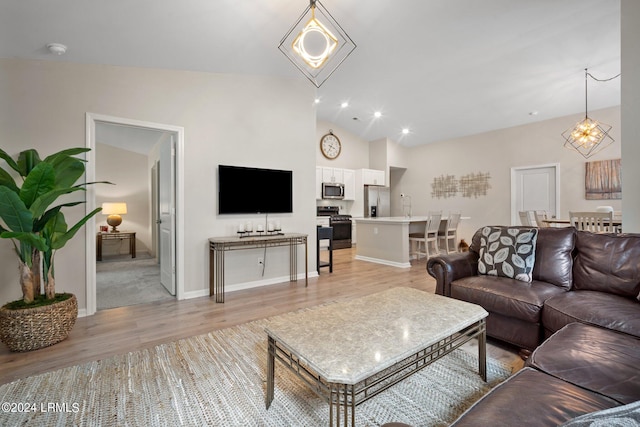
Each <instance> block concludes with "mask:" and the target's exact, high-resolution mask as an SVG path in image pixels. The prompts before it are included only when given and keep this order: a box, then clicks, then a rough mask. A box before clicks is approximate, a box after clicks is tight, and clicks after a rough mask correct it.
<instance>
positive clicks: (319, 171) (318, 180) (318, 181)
mask: <svg viewBox="0 0 640 427" xmlns="http://www.w3.org/2000/svg"><path fill="white" fill-rule="evenodd" d="M321 199H322V168H321V167H317V166H316V200H321Z"/></svg>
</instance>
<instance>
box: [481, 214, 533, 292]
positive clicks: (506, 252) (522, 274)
mask: <svg viewBox="0 0 640 427" xmlns="http://www.w3.org/2000/svg"><path fill="white" fill-rule="evenodd" d="M537 237H538V229H537V228H529V229H526V228H521V227H513V228H512V227H484V228H483V229H482V237H481V238H480V258H479V259H478V272H479V273H480V274H488V275H490V276H501V277H508V278H511V279H516V280H520V281H523V282H531V278H532V277H531V272H532V271H533V265H534V263H535V260H536V239H537Z"/></svg>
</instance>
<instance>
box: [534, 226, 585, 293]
mask: <svg viewBox="0 0 640 427" xmlns="http://www.w3.org/2000/svg"><path fill="white" fill-rule="evenodd" d="M575 234H576V233H575V229H574V228H573V227H565V228H553V227H547V228H541V229H539V230H538V240H537V241H536V264H535V265H534V267H533V280H540V281H542V282H548V283H552V284H554V285H556V286H560V287H561V288H565V289H571V285H572V284H573V249H574V248H575V242H576V239H575Z"/></svg>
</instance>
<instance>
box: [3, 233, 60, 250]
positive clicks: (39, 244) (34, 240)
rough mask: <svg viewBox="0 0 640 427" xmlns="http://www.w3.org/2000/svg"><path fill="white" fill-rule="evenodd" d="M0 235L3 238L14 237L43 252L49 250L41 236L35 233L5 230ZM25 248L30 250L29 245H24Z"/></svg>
mask: <svg viewBox="0 0 640 427" xmlns="http://www.w3.org/2000/svg"><path fill="white" fill-rule="evenodd" d="M0 237H2V238H5V239H16V240H19V241H21V242H24V243H27V245H29V246H31V247H34V248H36V249H38V250H39V251H42V252H45V251H47V250H49V246H48V245H47V242H46V241H45V239H44V238H43V237H42V236H39V235H37V234H35V233H24V232H11V231H6V232H3V233H0ZM26 248H27V250H30V249H29V247H28V246H27V247H26Z"/></svg>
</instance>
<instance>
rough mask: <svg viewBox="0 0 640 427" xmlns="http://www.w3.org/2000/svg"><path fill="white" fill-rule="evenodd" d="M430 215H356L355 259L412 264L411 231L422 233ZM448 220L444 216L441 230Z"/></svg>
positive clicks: (400, 264)
mask: <svg viewBox="0 0 640 427" xmlns="http://www.w3.org/2000/svg"><path fill="white" fill-rule="evenodd" d="M427 219H428V216H426V215H425V216H412V217H404V216H391V217H377V218H353V220H354V221H355V222H356V229H357V233H358V244H357V245H356V259H358V260H361V261H369V262H375V263H378V264H385V265H391V266H393V267H400V268H409V267H411V263H410V260H411V255H410V253H409V249H410V248H409V233H423V232H424V227H425V225H426V223H427ZM461 219H468V217H463V218H461ZM446 222H447V217H442V220H441V224H440V229H441V230H443V229H444V227H446Z"/></svg>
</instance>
